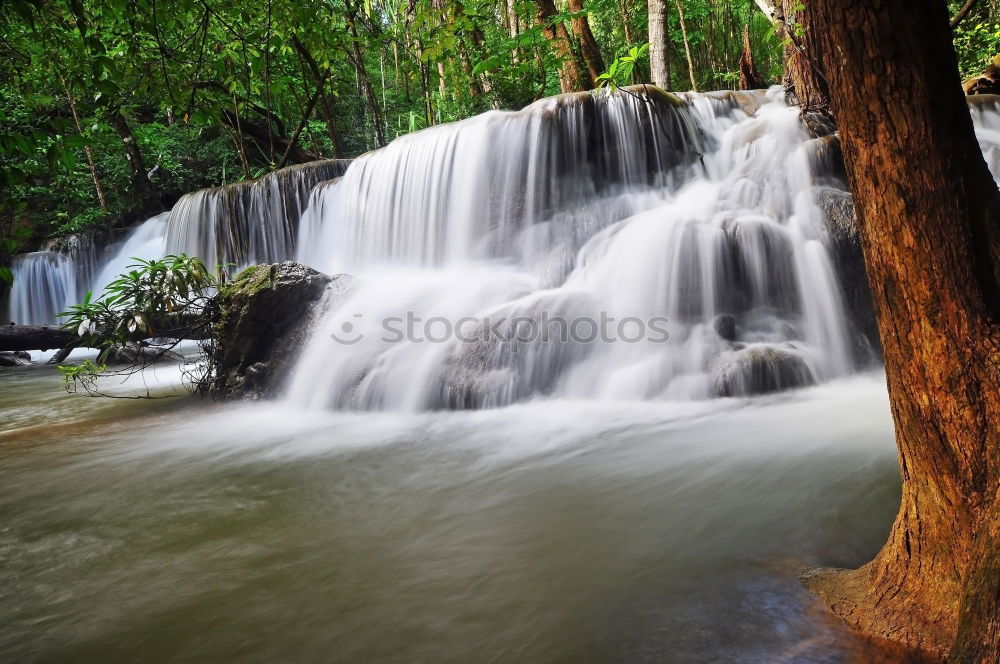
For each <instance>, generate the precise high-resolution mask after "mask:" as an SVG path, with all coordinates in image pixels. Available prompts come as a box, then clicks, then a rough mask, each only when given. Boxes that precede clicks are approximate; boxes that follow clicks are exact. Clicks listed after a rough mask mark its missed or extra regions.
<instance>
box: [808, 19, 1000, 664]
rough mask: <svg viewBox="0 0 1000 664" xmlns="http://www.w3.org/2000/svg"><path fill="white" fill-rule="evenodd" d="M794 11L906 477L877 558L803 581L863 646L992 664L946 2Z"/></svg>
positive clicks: (982, 208) (997, 419) (991, 540)
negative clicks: (841, 179)
mask: <svg viewBox="0 0 1000 664" xmlns="http://www.w3.org/2000/svg"><path fill="white" fill-rule="evenodd" d="M807 12H808V13H809V15H810V16H809V19H810V24H811V30H812V31H811V33H810V39H811V42H810V44H811V47H812V48H813V49H814V51H813V53H814V54H815V55H816V56H818V57H820V58H821V59H822V63H823V68H824V71H825V72H826V74H827V77H828V78H829V83H830V89H831V93H832V94H831V100H832V104H833V108H832V110H833V113H834V115H835V117H836V119H837V121H838V123H839V125H840V133H841V142H842V145H843V151H844V157H845V161H846V165H847V172H848V177H849V180H850V183H851V189H852V191H853V193H854V199H855V202H856V205H857V208H858V223H859V228H860V234H861V242H862V248H863V251H864V256H865V263H866V267H867V271H868V281H869V284H870V286H871V290H872V295H873V298H874V303H875V310H876V315H877V318H878V327H879V335H880V338H881V341H882V348H883V352H884V354H885V365H886V379H887V383H888V388H889V398H890V403H891V407H892V414H893V419H894V421H895V425H896V443H897V446H898V448H899V461H900V467H901V471H902V478H903V492H902V503H901V506H900V510H899V514H898V515H897V517H896V522H895V524H894V525H893V528H892V532H891V534H890V536H889V540H888V542H887V543H886V544H885V546H884V547H883V549H882V550H881V551H880V552H879V554H878V555H877V556H876V558H875V560H873V561H872V562H870V563H868V564H867V565H865V566H864V567H862V568H861V569H858V570H851V571H821V572H818V573H816V574H815V575H813V576H812V577H811V579H810V581H809V583H810V585H811V587H813V588H814V589H815V590H816V591H817V592H818V593H819V594H820V595H821V596H822V597H823V598H824V599H825V600H826V601H827V602H828V604H829V605H830V607H831V608H832V610H833V611H834V612H835V613H837V614H838V615H840V616H842V617H843V618H844V619H845V620H847V621H848V622H849V623H851V624H852V625H854V626H855V627H857V628H858V629H860V630H861V631H863V632H864V633H866V634H869V635H874V636H877V637H881V638H885V639H889V640H893V641H898V642H901V643H903V644H906V645H908V646H910V647H914V648H919V649H923V650H926V651H929V652H931V653H934V654H936V655H939V656H944V655H946V654H947V653H948V652H949V650H951V649H952V647H953V645H954V644H955V641H956V635H958V634H959V633H961V639H960V642H959V643H958V645H957V646H956V647H955V651H954V657H953V658H952V661H960V662H996V661H1000V631H998V627H997V626H998V624H1000V622H998V615H997V614H998V601H1000V600H998V597H1000V546H998V542H1000V540H998V539H997V538H998V535H1000V503H998V489H1000V327H998V309H1000V286H998V277H997V274H998V273H997V264H998V261H997V260H996V259H997V256H996V254H995V253H992V252H991V248H993V250H994V251H995V250H996V249H997V248H998V247H1000V243H998V242H997V235H998V229H1000V194H998V192H997V188H996V186H995V184H994V182H993V179H992V177H991V176H990V173H989V171H988V170H987V168H986V164H985V163H984V160H983V158H982V156H981V153H980V150H979V147H978V144H977V142H976V138H975V134H974V132H973V128H972V121H971V119H970V115H969V110H968V107H967V105H966V102H965V99H964V98H963V96H962V94H961V88H960V85H959V84H960V81H959V78H958V65H957V60H956V57H955V51H954V48H953V47H952V43H951V34H950V32H949V28H948V14H947V8H946V4H945V3H944V2H940V0H883V2H880V3H868V2H861V1H860V0H853V1H847V0H809V3H808V5H807ZM886 81H892V82H893V84H892V85H891V86H887V85H886V84H885V82H886ZM901 90H904V91H905V95H903V96H900V93H899V91H901Z"/></svg>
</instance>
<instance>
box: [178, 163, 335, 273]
mask: <svg viewBox="0 0 1000 664" xmlns="http://www.w3.org/2000/svg"><path fill="white" fill-rule="evenodd" d="M347 163H348V162H347V161H344V160H339V159H328V160H325V161H318V162H312V163H308V164H301V165H299V166H292V167H290V168H284V169H281V170H280V171H275V172H273V173H270V174H268V175H265V176H264V177H261V178H258V179H256V180H249V181H246V182H238V183H236V184H231V185H226V186H224V187H216V188H214V189H202V190H200V191H196V192H193V193H190V194H187V195H185V196H183V197H182V198H181V199H180V200H179V201H178V202H177V204H176V205H175V206H174V208H173V210H171V211H170V217H169V221H168V222H167V229H166V239H165V242H166V247H165V250H164V251H165V253H166V254H180V253H186V254H188V255H189V256H198V257H199V258H201V259H202V260H203V261H204V262H205V264H206V265H207V266H208V267H209V268H214V267H215V266H217V265H229V266H232V267H235V268H237V269H239V268H243V267H246V266H248V265H255V264H257V263H273V262H277V261H283V260H289V259H291V258H293V257H294V256H295V253H296V252H295V238H296V236H297V234H298V226H299V220H300V218H301V216H302V212H303V211H304V210H305V208H306V204H307V203H308V200H309V195H310V192H311V191H312V189H313V187H315V186H316V185H317V184H318V183H320V182H323V181H325V180H330V179H332V178H335V177H338V176H340V175H342V174H343V172H344V170H345V169H346V167H347Z"/></svg>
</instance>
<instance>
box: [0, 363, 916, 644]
mask: <svg viewBox="0 0 1000 664" xmlns="http://www.w3.org/2000/svg"><path fill="white" fill-rule="evenodd" d="M158 371H160V372H161V376H160V380H161V381H162V382H165V383H167V384H170V383H171V382H173V381H176V375H175V374H173V373H171V371H170V370H168V369H158ZM0 395H2V396H0V422H2V423H3V424H2V429H3V432H2V433H0V561H2V564H0V653H2V656H0V659H2V660H3V661H7V662H15V661H16V662H89V661H94V662H96V661H101V662H107V661H135V662H139V661H142V662H219V661H240V662H277V661H295V662H755V663H756V662H760V663H774V662H816V663H819V662H823V663H826V662H845V661H850V662H871V661H875V657H876V655H875V654H873V651H872V650H871V649H870V648H869V647H868V646H866V645H865V644H863V643H861V642H860V641H859V640H858V639H857V638H856V637H854V636H853V635H851V634H850V633H849V632H848V631H847V630H846V629H844V628H843V627H841V626H839V625H838V624H837V623H836V622H835V621H833V620H832V619H831V618H829V617H828V616H827V615H826V614H825V613H824V612H823V611H822V607H820V606H819V605H818V603H817V602H816V601H815V600H814V599H813V598H812V597H810V596H809V594H808V593H806V592H805V591H804V590H803V589H802V588H801V587H800V585H799V583H798V580H797V578H798V574H799V573H800V571H801V570H802V569H803V568H805V567H808V566H815V565H835V566H853V565H858V564H861V563H863V562H865V561H866V560H867V559H869V558H870V557H871V556H872V555H873V554H874V553H875V551H876V550H877V549H878V547H879V545H880V544H881V543H882V542H883V541H884V538H885V536H886V533H887V531H888V528H889V526H890V524H891V521H892V517H893V515H894V513H895V510H896V507H897V505H898V490H899V480H898V470H897V467H896V458H895V448H894V445H893V440H892V426H891V421H890V417H889V410H888V404H887V398H886V394H885V387H884V378H883V376H882V375H881V373H869V374H861V375H857V376H854V377H850V378H846V379H841V380H836V381H832V382H830V383H826V384H823V385H821V386H818V387H813V388H808V389H804V390H799V391H795V392H789V393H783V394H778V395H773V396H770V397H758V398H756V399H752V400H747V399H743V400H738V399H720V400H714V401H706V402H698V403H691V402H684V403H670V402H647V403H638V402H636V403H626V402H621V403H615V402H600V403H595V402H592V401H590V402H574V401H552V400H550V401H531V402H528V403H524V404H519V405H515V406H510V407H507V408H502V409H494V410H485V411H466V412H422V413H411V414H407V413H378V414H375V413H344V412H332V411H317V410H308V411H307V410H301V409H297V408H293V407H291V406H289V405H285V404H270V405H262V404H252V405H235V406H234V405H227V406H219V405H214V404H209V403H207V402H204V401H199V400H196V399H193V398H189V397H188V398H180V399H162V400H152V401H134V400H107V399H105V400H94V399H90V398H87V397H80V396H71V395H66V394H63V393H61V392H60V388H59V384H58V377H57V376H55V375H54V371H53V370H51V369H50V368H43V367H33V368H27V369H19V370H8V371H6V372H4V373H0Z"/></svg>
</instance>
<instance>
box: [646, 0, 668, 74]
mask: <svg viewBox="0 0 1000 664" xmlns="http://www.w3.org/2000/svg"><path fill="white" fill-rule="evenodd" d="M649 69H650V74H651V78H652V79H653V84H654V85H656V86H658V87H661V88H663V89H664V90H669V89H670V38H669V37H668V35H667V2H666V0H649Z"/></svg>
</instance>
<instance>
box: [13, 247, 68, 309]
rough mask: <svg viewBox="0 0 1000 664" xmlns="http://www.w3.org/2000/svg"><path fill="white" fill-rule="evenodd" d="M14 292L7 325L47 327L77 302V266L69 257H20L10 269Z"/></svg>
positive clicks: (58, 254)
mask: <svg viewBox="0 0 1000 664" xmlns="http://www.w3.org/2000/svg"><path fill="white" fill-rule="evenodd" d="M11 271H12V272H13V273H14V284H15V288H13V289H12V290H11V294H10V302H9V305H8V314H7V318H8V320H7V321H4V322H8V323H17V324H18V325H46V324H49V323H53V322H55V320H56V314H57V313H59V312H61V311H65V310H66V308H67V307H68V306H70V305H72V304H76V302H77V298H78V295H79V293H78V289H77V278H76V277H77V266H76V264H75V262H74V261H73V260H72V259H71V258H70V256H69V255H68V254H65V253H62V252H59V251H36V252H34V253H30V254H21V255H19V256H16V257H15V258H14V262H13V263H12V265H11Z"/></svg>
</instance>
